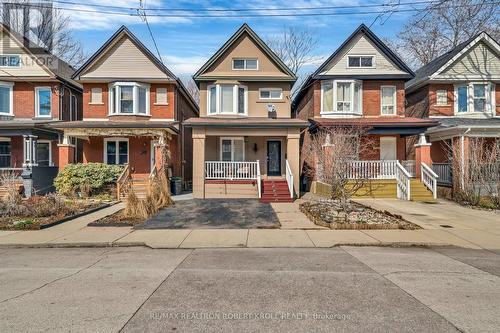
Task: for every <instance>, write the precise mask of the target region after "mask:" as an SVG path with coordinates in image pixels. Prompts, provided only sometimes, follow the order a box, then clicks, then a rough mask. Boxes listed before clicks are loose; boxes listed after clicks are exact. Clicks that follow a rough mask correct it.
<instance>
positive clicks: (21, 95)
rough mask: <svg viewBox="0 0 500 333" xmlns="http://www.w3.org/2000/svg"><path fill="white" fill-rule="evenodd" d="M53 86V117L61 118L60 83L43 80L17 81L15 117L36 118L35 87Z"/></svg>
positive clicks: (14, 105) (14, 106) (15, 86)
mask: <svg viewBox="0 0 500 333" xmlns="http://www.w3.org/2000/svg"><path fill="white" fill-rule="evenodd" d="M36 87H50V88H52V118H53V119H59V84H58V83H53V82H52V83H51V82H47V83H42V82H15V83H14V88H13V92H14V98H13V100H14V104H13V111H14V117H15V118H35V88H36Z"/></svg>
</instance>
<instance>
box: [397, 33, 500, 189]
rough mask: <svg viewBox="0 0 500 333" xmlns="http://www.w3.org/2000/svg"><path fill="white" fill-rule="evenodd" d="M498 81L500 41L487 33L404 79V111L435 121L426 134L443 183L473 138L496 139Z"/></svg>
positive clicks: (498, 135)
mask: <svg viewBox="0 0 500 333" xmlns="http://www.w3.org/2000/svg"><path fill="white" fill-rule="evenodd" d="M499 82H500V46H499V44H498V42H497V41H496V40H494V39H493V38H492V37H491V36H489V35H488V34H487V33H485V32H482V33H480V34H478V35H476V36H474V37H472V38H470V39H469V40H467V41H465V42H463V43H461V44H459V45H457V46H456V47H455V48H453V49H452V50H450V51H448V52H447V53H445V54H443V55H441V56H440V57H438V58H436V59H435V60H433V61H431V62H430V63H429V64H427V65H425V66H423V67H421V68H420V69H419V70H417V71H416V75H415V77H414V78H413V79H412V80H410V81H408V82H407V84H406V98H407V100H408V104H407V108H406V114H407V115H408V116H410V117H418V118H423V119H433V120H436V121H439V126H436V127H432V128H429V129H428V130H427V132H426V135H427V136H428V137H429V140H430V142H432V146H431V156H432V161H433V162H434V168H435V171H436V172H438V174H439V175H440V183H441V184H442V185H451V183H452V182H453V179H452V178H453V177H452V176H451V168H452V163H453V162H456V163H458V164H463V161H465V160H466V155H467V154H468V145H469V140H470V139H471V138H486V140H485V142H486V144H488V143H494V142H495V141H496V142H497V144H500V140H499V138H500V104H499V100H500V85H499V84H498V83H499ZM462 157H463V158H462ZM460 169H461V170H464V166H463V165H462V166H461V167H460Z"/></svg>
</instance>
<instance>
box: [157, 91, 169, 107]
mask: <svg viewBox="0 0 500 333" xmlns="http://www.w3.org/2000/svg"><path fill="white" fill-rule="evenodd" d="M156 104H167V88H156Z"/></svg>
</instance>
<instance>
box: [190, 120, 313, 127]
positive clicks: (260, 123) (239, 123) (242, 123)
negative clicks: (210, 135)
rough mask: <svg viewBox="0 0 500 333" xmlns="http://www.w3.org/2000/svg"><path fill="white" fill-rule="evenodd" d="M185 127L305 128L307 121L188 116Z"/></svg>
mask: <svg viewBox="0 0 500 333" xmlns="http://www.w3.org/2000/svg"><path fill="white" fill-rule="evenodd" d="M184 125H185V126H187V127H226V128H289V127H294V128H306V127H308V126H309V123H308V122H307V121H305V120H302V119H297V118H276V119H272V118H267V117H241V118H222V117H202V118H189V119H188V120H186V121H185V122H184Z"/></svg>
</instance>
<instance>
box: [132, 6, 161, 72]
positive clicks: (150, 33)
mask: <svg viewBox="0 0 500 333" xmlns="http://www.w3.org/2000/svg"><path fill="white" fill-rule="evenodd" d="M139 7H140V9H138V10H137V13H138V14H139V16H140V17H141V18H142V19H143V20H144V22H145V23H146V26H147V27H148V31H149V35H150V36H151V39H152V40H153V44H154V46H155V49H156V53H157V54H158V59H159V60H160V62H161V63H162V64H163V59H162V57H161V54H160V50H159V49H158V45H157V44H156V39H155V37H154V36H153V32H152V31H151V27H150V26H149V22H148V15H147V14H146V12H145V11H144V7H143V5H142V0H139Z"/></svg>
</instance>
